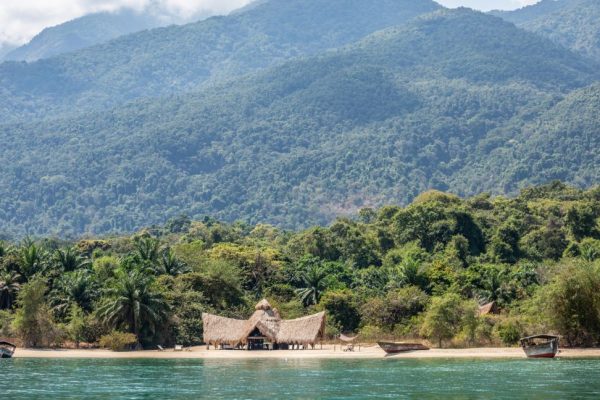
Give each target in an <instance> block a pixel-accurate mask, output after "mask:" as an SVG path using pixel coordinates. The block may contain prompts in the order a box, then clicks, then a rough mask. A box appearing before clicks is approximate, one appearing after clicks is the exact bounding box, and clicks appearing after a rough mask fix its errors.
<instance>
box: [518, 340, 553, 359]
mask: <svg viewBox="0 0 600 400" xmlns="http://www.w3.org/2000/svg"><path fill="white" fill-rule="evenodd" d="M523 351H525V354H526V355H527V357H528V358H554V357H556V355H557V354H558V341H552V342H549V343H544V344H540V345H537V346H525V347H523Z"/></svg>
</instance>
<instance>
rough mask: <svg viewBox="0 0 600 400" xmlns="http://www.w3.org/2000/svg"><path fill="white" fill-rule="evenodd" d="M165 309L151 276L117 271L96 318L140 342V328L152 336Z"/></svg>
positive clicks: (162, 318)
mask: <svg viewBox="0 0 600 400" xmlns="http://www.w3.org/2000/svg"><path fill="white" fill-rule="evenodd" d="M167 308H168V306H167V303H166V302H165V300H164V298H163V297H162V295H161V294H160V293H159V292H157V291H156V290H154V288H153V287H152V277H150V276H148V275H146V274H143V273H142V272H140V271H138V270H133V271H130V272H125V271H122V270H120V271H118V272H117V279H116V280H115V282H114V284H113V285H112V286H111V287H110V288H109V289H108V290H107V292H106V298H105V299H104V301H103V303H102V304H101V306H100V307H99V308H98V316H99V317H100V319H101V320H103V321H104V322H105V323H106V324H107V325H109V326H111V327H112V328H120V327H122V328H124V329H127V330H129V331H130V332H132V333H134V334H135V335H136V336H137V338H138V342H139V341H140V339H141V336H140V334H141V331H142V328H147V329H148V330H149V331H150V333H154V330H155V327H156V326H157V325H158V324H159V323H160V322H161V321H164V320H165V318H166V311H167Z"/></svg>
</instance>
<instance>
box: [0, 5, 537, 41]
mask: <svg viewBox="0 0 600 400" xmlns="http://www.w3.org/2000/svg"><path fill="white" fill-rule="evenodd" d="M250 1H251V0H0V46H2V45H7V44H9V45H12V46H16V45H21V44H24V43H26V42H28V41H29V40H30V39H31V38H32V37H33V36H35V35H36V34H37V33H39V32H40V31H42V30H43V29H44V28H45V27H49V26H54V25H58V24H61V23H63V22H66V21H69V20H71V19H74V18H77V17H80V16H83V15H86V14H90V13H94V12H99V11H116V10H118V9H121V8H133V9H136V10H140V11H142V10H146V11H147V10H151V11H152V12H153V13H155V14H158V15H163V16H167V17H168V16H173V17H177V18H183V17H185V16H186V15H190V14H196V13H200V12H210V13H212V14H226V13H228V12H230V11H232V10H234V9H236V8H239V7H242V6H244V5H246V4H247V3H249V2H250ZM324 1H326V0H324ZM365 1H368V0H365ZM536 1H537V0H438V2H439V3H440V4H443V5H445V6H447V7H458V6H466V7H471V8H476V9H480V10H482V11H489V10H491V9H505V10H507V9H515V8H519V7H523V6H525V5H529V4H533V3H535V2H536Z"/></svg>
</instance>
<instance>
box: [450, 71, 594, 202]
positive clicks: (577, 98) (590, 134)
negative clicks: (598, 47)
mask: <svg viewBox="0 0 600 400" xmlns="http://www.w3.org/2000/svg"><path fill="white" fill-rule="evenodd" d="M598 126H600V84H599V83H595V84H593V85H591V86H589V87H585V88H582V89H579V90H576V91H574V92H572V93H570V94H569V95H567V96H566V97H565V98H564V99H562V100H561V101H560V102H558V103H557V104H555V105H554V106H552V107H550V108H549V109H548V110H547V111H545V112H543V113H541V114H540V115H539V116H538V117H536V118H534V119H532V120H531V121H528V122H522V126H521V127H519V128H518V129H516V131H517V132H518V134H517V135H510V136H509V134H508V132H507V131H508V130H509V128H508V127H503V129H500V130H498V131H496V132H493V133H492V134H491V135H490V138H495V139H496V140H495V141H496V143H498V146H497V147H494V148H493V149H492V148H490V149H489V150H490V152H489V156H488V157H487V158H485V159H481V160H479V162H478V163H469V167H468V169H469V170H468V171H467V170H463V173H470V174H473V175H474V176H478V177H479V178H477V179H476V180H475V181H474V183H475V185H474V186H477V187H480V188H482V189H483V190H490V189H494V188H495V187H496V188H500V189H501V190H503V191H508V192H511V191H512V192H514V191H516V190H517V189H518V188H523V187H525V186H528V185H532V184H535V183H540V182H549V181H552V180H564V181H569V182H572V183H574V184H577V185H578V186H580V187H590V186H592V185H595V184H597V183H598V182H600V169H599V168H598V166H600V156H599V155H598V151H597V150H598V148H600V136H598ZM514 130H515V129H514V127H513V131H514ZM509 137H510V138H509ZM507 138H509V140H506V139H507ZM490 140H492V141H494V140H493V139H490ZM492 182H493V184H492ZM455 184H457V185H460V182H458V181H457V182H455ZM494 186H495V187H494Z"/></svg>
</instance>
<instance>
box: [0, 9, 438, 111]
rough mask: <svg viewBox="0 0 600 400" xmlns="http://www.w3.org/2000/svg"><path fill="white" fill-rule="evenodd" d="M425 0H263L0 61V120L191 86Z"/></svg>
mask: <svg viewBox="0 0 600 400" xmlns="http://www.w3.org/2000/svg"><path fill="white" fill-rule="evenodd" d="M439 8H440V6H439V5H438V4H437V3H434V2H433V1H431V0H372V1H368V2H365V1H363V0H329V1H327V2H323V1H321V0H270V1H266V2H262V3H259V4H257V5H255V6H254V7H249V8H247V9H246V10H245V11H243V12H239V13H234V14H232V15H231V16H227V17H214V18H210V19H208V20H205V21H202V22H199V23H194V24H188V25H184V26H171V27H167V28H159V29H153V30H150V31H144V32H140V33H137V34H132V35H127V36H124V37H122V38H119V39H116V40H113V41H111V42H108V43H106V44H102V45H98V46H95V47H91V48H88V49H84V50H80V51H77V52H74V53H69V54H65V55H62V56H59V57H56V58H51V59H46V60H40V61H38V62H35V63H32V64H22V63H4V64H1V65H0V95H1V97H0V119H2V120H4V121H6V120H13V121H18V120H19V119H21V118H31V117H45V116H48V115H56V114H57V113H61V112H73V111H97V110H99V109H105V108H108V107H111V106H115V105H118V104H122V103H123V102H125V101H130V100H134V99H138V98H143V97H149V96H161V95H166V94H171V93H179V92H182V91H190V90H193V89H197V88H198V87H200V86H201V85H202V84H203V83H205V82H207V81H217V80H223V79H230V78H232V77H235V76H238V75H240V74H244V73H248V72H252V71H255V70H259V69H262V68H266V67H269V66H272V65H275V64H278V63H281V62H284V61H286V60H289V59H290V58H293V57H297V56H303V55H311V54H316V53H318V52H321V51H323V50H326V49H330V48H336V47H339V46H341V45H345V44H348V43H351V42H353V41H356V40H358V39H360V38H362V37H363V36H365V35H367V34H370V33H372V32H374V31H377V30H379V29H383V28H386V27H389V26H393V25H397V24H401V23H402V22H404V21H407V20H409V19H412V18H414V17H416V16H419V15H422V14H424V13H428V12H431V11H435V10H437V9H439Z"/></svg>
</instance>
